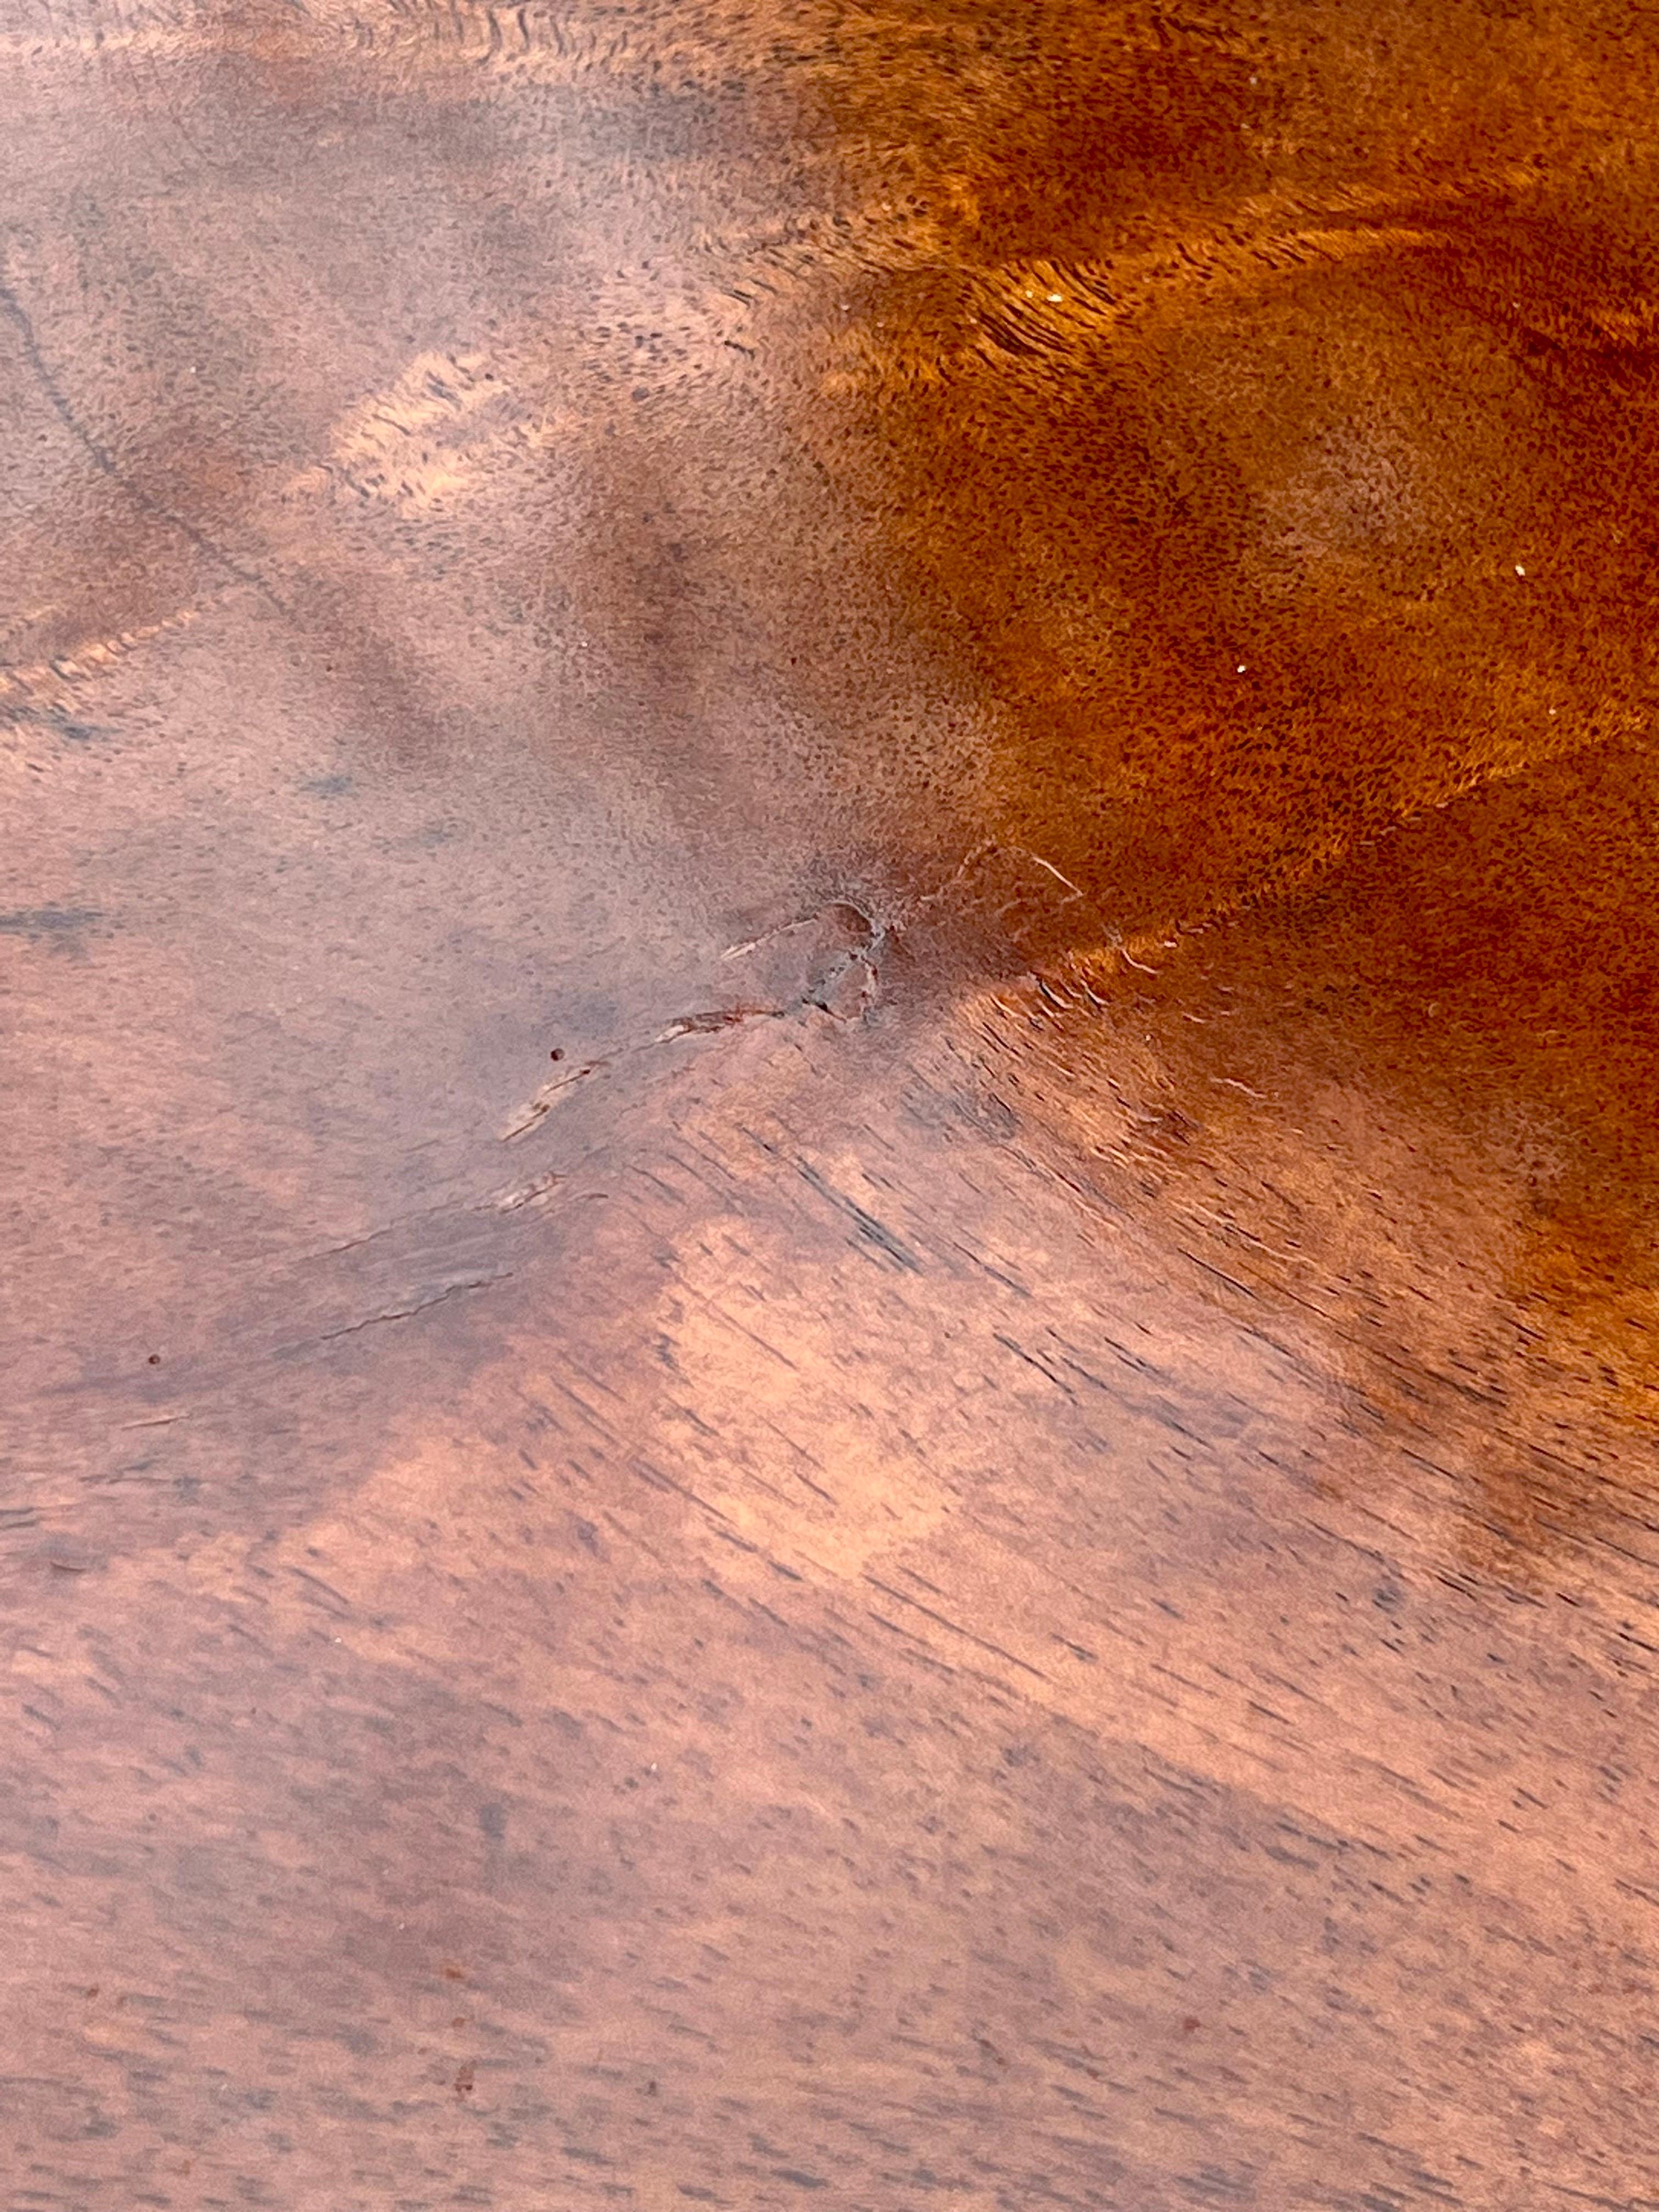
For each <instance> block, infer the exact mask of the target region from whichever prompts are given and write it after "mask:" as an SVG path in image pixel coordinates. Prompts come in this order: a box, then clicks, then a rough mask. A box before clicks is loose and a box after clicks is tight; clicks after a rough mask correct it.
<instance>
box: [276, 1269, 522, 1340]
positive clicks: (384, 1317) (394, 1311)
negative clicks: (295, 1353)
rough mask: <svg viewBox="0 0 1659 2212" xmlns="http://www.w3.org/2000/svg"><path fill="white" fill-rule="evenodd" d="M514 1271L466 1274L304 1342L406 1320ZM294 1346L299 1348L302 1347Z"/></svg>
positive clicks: (345, 1334) (508, 1275) (487, 1286)
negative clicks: (412, 1300) (462, 1279)
mask: <svg viewBox="0 0 1659 2212" xmlns="http://www.w3.org/2000/svg"><path fill="white" fill-rule="evenodd" d="M513 1272H514V1271H513V1269H512V1268H511V1267H504V1268H502V1270H501V1273H499V1274H495V1275H470V1276H469V1277H468V1278H467V1279H466V1280H465V1282H461V1283H449V1284H447V1285H445V1287H444V1288H443V1289H442V1290H441V1291H434V1292H433V1294H432V1296H431V1297H429V1298H417V1299H416V1302H415V1304H413V1305H412V1306H392V1308H390V1309H389V1310H388V1311H386V1313H377V1314H368V1315H366V1316H364V1318H363V1319H362V1321H353V1322H347V1323H346V1324H345V1326H344V1328H330V1329H325V1330H324V1332H323V1334H321V1335H320V1336H313V1337H308V1338H307V1340H306V1342H307V1344H333V1343H336V1342H337V1340H339V1339H340V1338H341V1337H343V1336H356V1334H358V1332H359V1331H360V1330H362V1329H365V1328H380V1325H381V1324H382V1323H383V1322H392V1321H409V1320H410V1319H411V1318H412V1317H413V1316H415V1315H416V1314H422V1313H426V1312H428V1310H430V1309H431V1308H432V1307H433V1306H441V1305H442V1304H443V1303H444V1301H445V1299H446V1298H455V1297H460V1295H461V1293H462V1292H463V1291H484V1290H488V1289H489V1286H490V1285H491V1284H492V1283H505V1282H507V1280H508V1279H510V1278H511V1276H512V1275H513ZM295 1349H296V1350H301V1351H303V1350H304V1349H305V1346H303V1345H302V1346H295Z"/></svg>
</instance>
